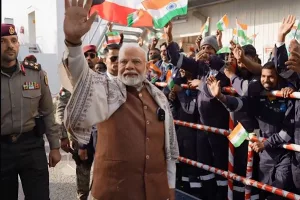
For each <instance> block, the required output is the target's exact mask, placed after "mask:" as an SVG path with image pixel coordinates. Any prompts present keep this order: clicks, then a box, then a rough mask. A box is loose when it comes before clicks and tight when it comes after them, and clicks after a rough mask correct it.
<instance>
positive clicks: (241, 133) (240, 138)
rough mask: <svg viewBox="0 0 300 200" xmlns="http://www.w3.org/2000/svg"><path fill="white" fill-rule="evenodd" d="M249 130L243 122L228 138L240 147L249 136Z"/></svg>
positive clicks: (235, 145)
mask: <svg viewBox="0 0 300 200" xmlns="http://www.w3.org/2000/svg"><path fill="white" fill-rule="evenodd" d="M248 134H249V133H248V132H247V131H246V130H245V128H244V127H243V125H242V124H241V123H238V125H237V126H236V127H235V128H234V129H233V131H232V132H231V133H230V135H229V136H227V138H228V139H229V141H230V142H231V143H232V144H233V146H234V147H239V146H240V145H241V144H242V143H243V142H244V141H245V140H246V139H247V137H248Z"/></svg>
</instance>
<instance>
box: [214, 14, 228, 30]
mask: <svg viewBox="0 0 300 200" xmlns="http://www.w3.org/2000/svg"><path fill="white" fill-rule="evenodd" d="M228 24H229V20H228V17H227V15H224V16H223V17H222V18H221V19H220V21H218V23H217V28H218V29H219V30H220V31H224V30H225V29H226V28H227V27H228Z"/></svg>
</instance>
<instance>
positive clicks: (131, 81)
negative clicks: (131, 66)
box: [118, 70, 146, 87]
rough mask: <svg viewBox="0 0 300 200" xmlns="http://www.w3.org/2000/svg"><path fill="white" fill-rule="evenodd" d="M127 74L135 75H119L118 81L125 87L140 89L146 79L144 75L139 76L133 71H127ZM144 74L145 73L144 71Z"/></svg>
mask: <svg viewBox="0 0 300 200" xmlns="http://www.w3.org/2000/svg"><path fill="white" fill-rule="evenodd" d="M127 72H128V73H132V74H136V76H133V77H132V76H128V75H127V76H124V74H121V75H119V76H118V78H119V80H120V81H121V82H122V83H124V84H125V85H127V86H133V87H140V86H141V85H142V83H143V82H144V80H145V79H146V76H145V73H144V74H139V73H138V72H137V71H135V70H130V71H127ZM145 72H146V71H145Z"/></svg>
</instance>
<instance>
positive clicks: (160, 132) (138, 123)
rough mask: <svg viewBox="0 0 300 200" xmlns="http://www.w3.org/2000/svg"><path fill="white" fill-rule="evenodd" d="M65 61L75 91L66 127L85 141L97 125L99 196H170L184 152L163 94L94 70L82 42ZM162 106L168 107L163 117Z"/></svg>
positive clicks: (66, 81)
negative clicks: (180, 148) (179, 145)
mask: <svg viewBox="0 0 300 200" xmlns="http://www.w3.org/2000/svg"><path fill="white" fill-rule="evenodd" d="M63 60H64V62H63V65H61V66H60V75H61V82H62V85H63V87H65V88H66V89H68V90H69V91H72V92H73V93H72V96H71V98H70V101H69V103H68V105H67V107H66V109H65V119H64V124H65V126H66V128H67V130H68V131H69V132H70V133H71V134H72V135H73V136H74V137H75V138H76V139H77V140H78V141H80V142H82V143H83V144H86V143H88V140H89V138H90V130H91V127H92V126H93V125H94V124H97V123H98V129H99V133H98V134H99V135H98V141H97V143H98V144H97V148H96V155H95V164H94V168H95V169H94V182H93V186H92V195H93V196H94V198H96V199H105V200H106V199H130V200H131V199H146V197H147V199H167V198H168V196H169V195H168V193H169V188H175V178H176V165H175V161H176V160H177V158H178V156H179V151H178V144H177V138H176V133H175V127H174V123H173V118H172V114H171V110H170V107H169V105H168V101H167V99H166V97H165V96H164V94H163V93H162V92H161V91H160V90H158V89H157V88H156V87H155V86H154V85H152V84H151V83H150V82H149V81H147V80H144V81H143V89H142V91H141V93H140V94H138V93H137V91H136V89H134V88H131V87H126V85H125V84H123V83H122V82H121V81H120V80H119V79H118V78H112V79H111V78H108V77H107V75H106V74H104V73H99V74H98V73H95V72H93V71H92V70H91V69H89V67H88V64H87V61H86V59H85V58H84V55H83V52H82V49H81V47H79V46H78V47H68V48H67V51H66V52H65V55H64V59H63ZM132 89H133V90H132ZM158 107H160V108H161V109H162V110H163V111H165V119H164V120H162V121H158V116H157V114H156V113H157V108H158ZM147 138H148V139H147ZM132 188H133V189H132ZM133 195H134V196H133Z"/></svg>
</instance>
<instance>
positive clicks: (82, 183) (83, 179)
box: [72, 139, 95, 200]
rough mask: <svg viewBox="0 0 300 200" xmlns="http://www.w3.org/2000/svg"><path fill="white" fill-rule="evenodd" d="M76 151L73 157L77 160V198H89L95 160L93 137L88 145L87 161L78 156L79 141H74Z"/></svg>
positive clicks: (82, 199) (81, 199)
mask: <svg viewBox="0 0 300 200" xmlns="http://www.w3.org/2000/svg"><path fill="white" fill-rule="evenodd" d="M72 144H73V148H74V152H73V159H74V160H75V162H76V186H77V198H78V199H80V200H87V199H88V196H89V192H90V176H91V168H92V164H93V160H94V152H95V151H94V146H93V142H92V139H91V141H90V143H89V144H88V145H87V148H86V149H87V152H88V159H87V160H85V161H82V160H80V158H79V156H78V150H79V147H78V143H77V142H76V141H73V142H72Z"/></svg>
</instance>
